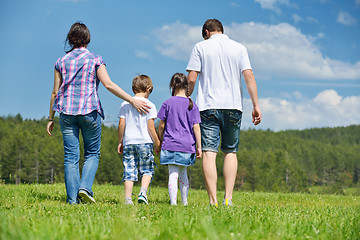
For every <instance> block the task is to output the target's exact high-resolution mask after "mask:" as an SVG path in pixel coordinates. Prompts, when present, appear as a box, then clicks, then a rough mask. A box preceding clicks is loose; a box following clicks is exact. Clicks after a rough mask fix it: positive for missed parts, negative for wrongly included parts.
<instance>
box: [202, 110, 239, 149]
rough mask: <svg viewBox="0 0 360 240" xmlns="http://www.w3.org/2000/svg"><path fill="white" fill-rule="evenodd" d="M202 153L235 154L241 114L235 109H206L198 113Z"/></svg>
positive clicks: (237, 146)
mask: <svg viewBox="0 0 360 240" xmlns="http://www.w3.org/2000/svg"><path fill="white" fill-rule="evenodd" d="M200 116H201V123H200V129H201V148H202V151H211V152H218V149H219V144H220V137H221V146H220V149H221V151H223V152H224V153H232V152H237V151H238V149H239V134H240V126H241V119H242V112H241V111H239V110H235V109H208V110H205V111H201V112H200Z"/></svg>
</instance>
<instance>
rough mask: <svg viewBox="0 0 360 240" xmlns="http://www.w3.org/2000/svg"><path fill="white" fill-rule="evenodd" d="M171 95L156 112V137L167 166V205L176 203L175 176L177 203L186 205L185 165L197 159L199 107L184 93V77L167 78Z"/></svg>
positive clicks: (200, 153) (199, 147) (163, 161)
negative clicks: (178, 191) (157, 122)
mask: <svg viewBox="0 0 360 240" xmlns="http://www.w3.org/2000/svg"><path fill="white" fill-rule="evenodd" d="M170 88H171V89H172V97H171V98H169V99H168V100H166V101H165V102H164V103H163V104H162V106H161V108H160V111H159V113H158V118H159V119H160V124H159V137H160V141H161V143H162V145H161V152H160V164H162V165H168V168H169V195H170V203H171V205H177V202H176V198H177V190H178V178H179V181H180V192H181V200H182V201H181V202H182V204H183V205H187V204H188V202H187V196H188V191H189V180H188V177H187V170H186V169H187V167H188V166H190V165H193V164H194V163H195V159H196V157H197V158H201V155H202V152H201V133H200V126H199V123H200V122H201V119H200V113H199V109H198V107H197V106H196V104H195V103H193V101H192V100H191V99H190V98H189V95H188V79H187V77H186V75H185V74H183V73H175V74H174V75H173V76H172V78H171V81H170Z"/></svg>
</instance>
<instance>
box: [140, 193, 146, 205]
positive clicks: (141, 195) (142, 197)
mask: <svg viewBox="0 0 360 240" xmlns="http://www.w3.org/2000/svg"><path fill="white" fill-rule="evenodd" d="M138 203H144V204H148V200H147V197H146V195H145V196H144V195H143V194H142V193H140V195H139V197H138Z"/></svg>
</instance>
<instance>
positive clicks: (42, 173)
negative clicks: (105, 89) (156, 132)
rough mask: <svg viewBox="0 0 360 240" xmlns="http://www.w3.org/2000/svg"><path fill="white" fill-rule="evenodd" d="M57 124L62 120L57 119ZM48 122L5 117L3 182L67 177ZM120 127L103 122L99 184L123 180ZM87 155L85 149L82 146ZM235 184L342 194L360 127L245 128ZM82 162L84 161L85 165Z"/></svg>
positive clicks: (161, 170)
mask: <svg viewBox="0 0 360 240" xmlns="http://www.w3.org/2000/svg"><path fill="white" fill-rule="evenodd" d="M55 121H57V122H58V118H56V119H55ZM46 124H47V120H46V119H45V118H43V119H40V120H31V119H23V118H22V117H21V115H20V114H18V115H16V116H7V117H0V179H1V181H2V182H4V183H9V184H20V183H56V182H63V181H64V166H63V161H64V160H63V157H64V153H63V144H62V135H61V132H60V127H59V124H56V125H55V128H54V131H53V136H52V137H50V136H48V135H47V134H46ZM81 141H82V140H81ZM116 147H117V128H116V127H115V126H113V127H107V126H104V125H103V128H102V139H101V156H100V162H99V169H98V172H97V174H96V180H95V181H96V182H97V183H99V184H102V183H112V184H120V183H121V181H122V174H123V166H122V158H121V156H119V155H118V154H117V152H116ZM81 156H83V149H81ZM237 156H238V160H239V161H238V162H239V163H238V173H237V178H236V185H235V188H236V189H239V190H249V191H281V192H307V191H308V189H309V187H312V186H327V187H331V188H332V189H333V190H334V192H341V189H343V188H346V187H356V186H360V180H359V178H360V125H352V126H348V127H336V128H321V129H306V130H301V131H299V130H287V131H280V132H273V131H270V130H254V129H249V130H242V131H241V133H240V144H239V152H238V153H237ZM222 157H223V155H222V153H221V152H219V154H218V160H217V167H218V175H219V181H218V187H219V188H220V189H222V188H223V186H224V182H223V178H222V177H221V176H222V167H223V161H222V159H223V158H222ZM155 163H156V164H157V167H156V168H155V176H154V179H153V181H152V185H153V186H164V187H165V186H167V179H168V169H167V167H166V166H163V165H160V161H159V156H158V155H155ZM81 165H82V161H81V160H80V166H81ZM188 174H189V181H190V185H191V187H192V188H204V187H205V185H204V180H203V179H204V178H203V173H202V167H201V160H199V159H197V161H196V164H195V165H194V166H190V167H189V168H188Z"/></svg>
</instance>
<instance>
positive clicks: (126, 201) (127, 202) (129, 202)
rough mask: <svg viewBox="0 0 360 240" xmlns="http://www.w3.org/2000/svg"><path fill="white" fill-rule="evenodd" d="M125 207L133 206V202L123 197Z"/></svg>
mask: <svg viewBox="0 0 360 240" xmlns="http://www.w3.org/2000/svg"><path fill="white" fill-rule="evenodd" d="M125 205H134V203H133V201H132V200H131V197H129V198H127V197H125Z"/></svg>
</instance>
